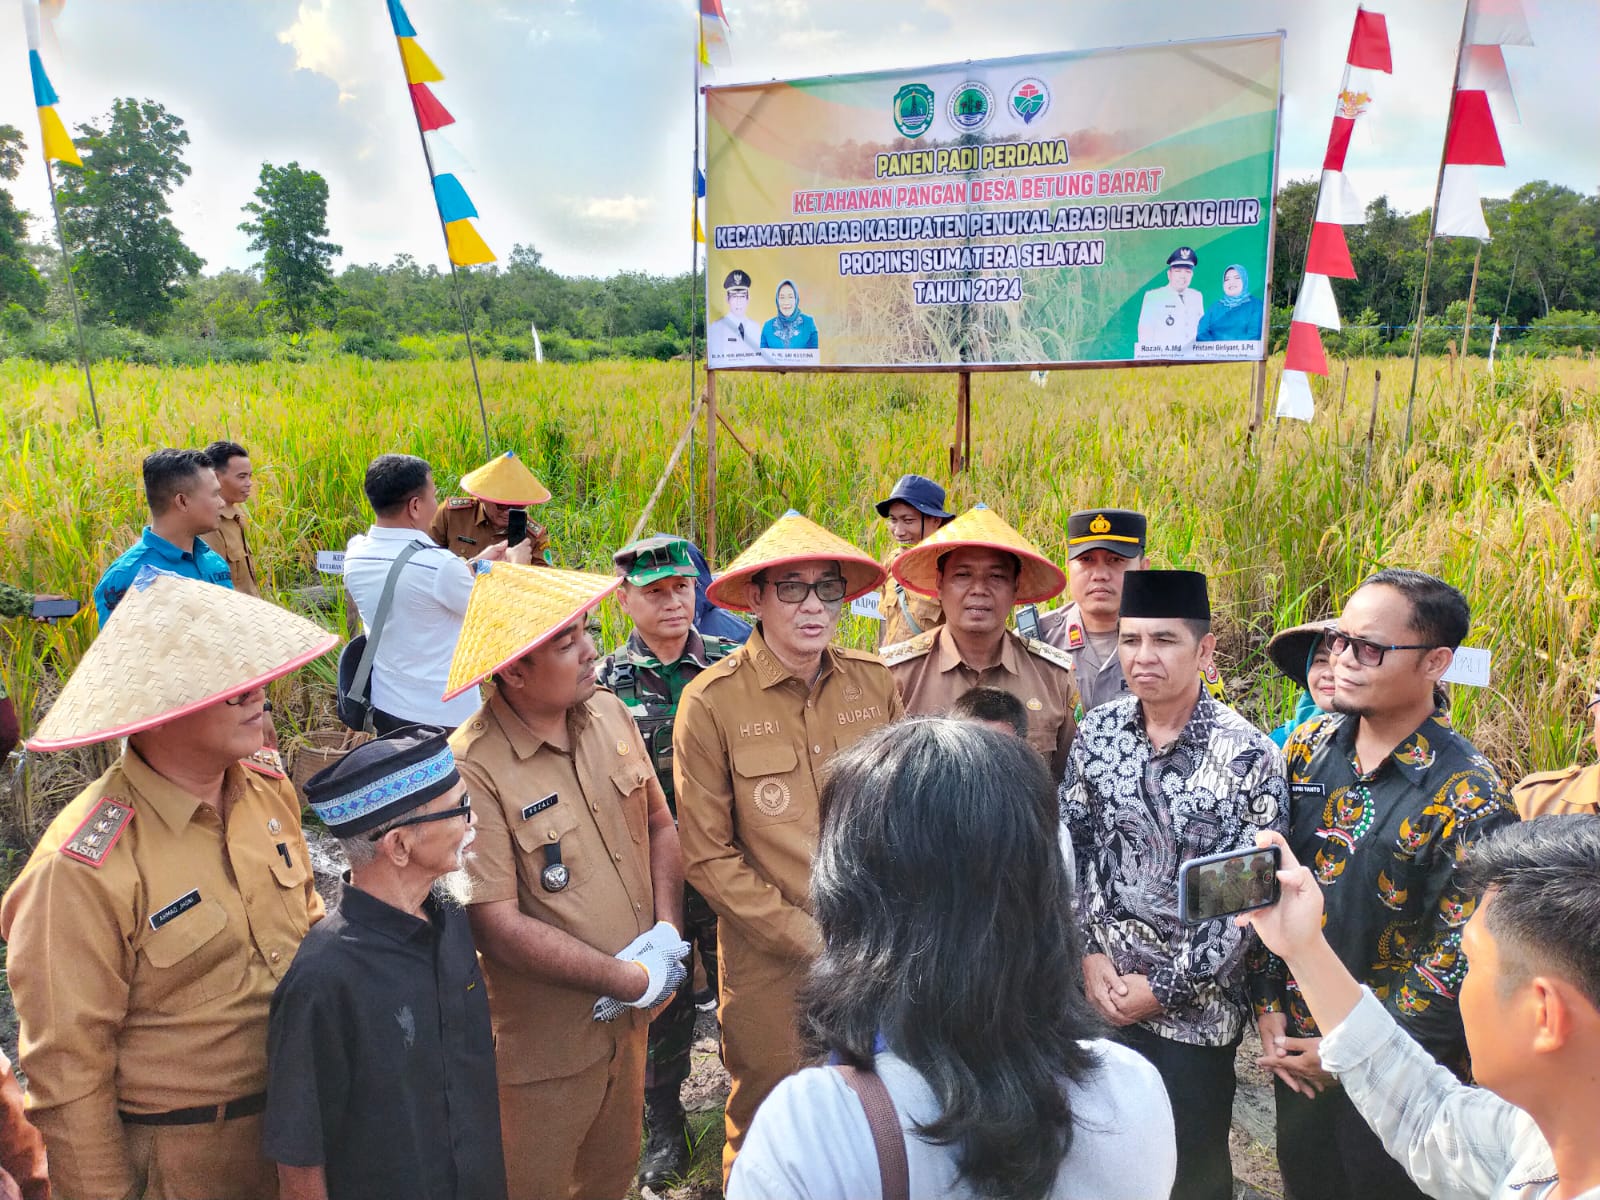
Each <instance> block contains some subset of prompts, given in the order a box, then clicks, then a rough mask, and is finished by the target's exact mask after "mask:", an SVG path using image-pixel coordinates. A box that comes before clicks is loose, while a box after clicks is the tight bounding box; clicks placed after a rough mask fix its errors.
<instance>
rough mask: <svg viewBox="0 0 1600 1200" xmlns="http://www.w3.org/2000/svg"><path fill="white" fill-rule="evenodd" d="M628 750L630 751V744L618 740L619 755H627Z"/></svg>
mask: <svg viewBox="0 0 1600 1200" xmlns="http://www.w3.org/2000/svg"><path fill="white" fill-rule="evenodd" d="M628 749H629V746H628V743H627V742H626V741H624V740H622V739H621V738H619V739H617V753H618V754H626V753H627V752H628Z"/></svg>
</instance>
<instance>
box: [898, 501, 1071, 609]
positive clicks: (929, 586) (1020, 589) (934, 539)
mask: <svg viewBox="0 0 1600 1200" xmlns="http://www.w3.org/2000/svg"><path fill="white" fill-rule="evenodd" d="M961 546H980V547H982V548H984V549H986V550H1004V551H1006V552H1007V553H1009V554H1015V555H1016V556H1017V558H1018V559H1019V560H1020V561H1021V563H1022V573H1021V575H1019V576H1018V577H1017V603H1018V604H1037V603H1038V602H1039V601H1041V600H1048V599H1050V597H1052V596H1059V595H1060V594H1061V592H1062V591H1063V590H1064V589H1065V588H1066V586H1067V576H1066V572H1064V571H1063V570H1062V569H1061V568H1060V567H1058V566H1056V564H1055V563H1053V562H1051V561H1050V560H1049V559H1048V558H1046V557H1045V556H1044V553H1043V552H1042V551H1041V550H1040V549H1039V547H1037V546H1035V545H1034V544H1033V543H1032V542H1030V541H1029V540H1028V539H1027V538H1025V537H1023V536H1022V535H1021V534H1020V533H1018V532H1017V531H1016V530H1015V529H1013V528H1011V526H1009V525H1007V524H1006V523H1005V522H1004V521H1003V520H1001V519H1000V517H999V516H997V515H996V514H995V513H994V512H992V511H990V510H989V509H987V508H985V507H984V506H983V505H981V504H979V505H977V506H975V507H973V508H970V509H968V510H967V511H966V512H964V513H962V514H961V515H960V516H959V517H957V518H956V519H955V520H954V521H951V522H950V524H948V525H944V526H941V527H940V528H938V529H935V530H934V531H933V532H932V533H930V534H929V535H928V536H927V537H925V538H923V539H922V541H920V542H918V543H917V544H916V545H915V546H913V547H911V549H909V550H907V551H905V552H904V553H902V554H901V555H900V557H899V558H897V559H895V560H894V566H893V570H894V577H895V578H896V579H898V580H899V581H900V583H901V585H902V586H903V587H905V588H906V589H907V590H909V591H913V592H917V593H918V594H919V595H923V596H937V595H938V594H939V560H940V559H941V558H943V557H944V556H945V555H946V554H949V553H950V551H952V550H955V549H957V548H958V547H961Z"/></svg>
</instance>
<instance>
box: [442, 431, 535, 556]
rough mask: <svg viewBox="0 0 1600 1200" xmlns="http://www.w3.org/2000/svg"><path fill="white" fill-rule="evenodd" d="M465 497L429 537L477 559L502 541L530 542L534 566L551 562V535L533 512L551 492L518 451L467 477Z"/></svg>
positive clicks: (450, 503) (446, 510)
mask: <svg viewBox="0 0 1600 1200" xmlns="http://www.w3.org/2000/svg"><path fill="white" fill-rule="evenodd" d="M461 490H462V491H464V492H466V493H467V494H466V495H465V496H452V497H451V498H450V499H448V500H446V501H445V502H444V503H443V504H441V505H439V509H438V511H437V512H436V513H434V514H433V520H432V522H431V523H430V524H429V526H428V534H429V536H430V537H432V538H433V540H434V541H436V542H438V543H439V545H441V546H443V547H444V548H445V549H446V550H448V551H450V553H451V554H454V555H456V556H457V557H458V558H465V559H473V558H477V557H478V555H480V554H482V553H483V551H484V550H485V549H486V548H487V547H489V546H492V545H494V543H496V542H505V543H506V545H507V546H518V545H521V544H522V542H524V541H527V542H529V543H530V549H531V551H532V555H533V557H532V558H531V559H530V561H531V562H532V563H533V565H534V566H539V565H540V564H548V563H549V562H550V531H549V530H548V529H546V528H545V527H544V526H543V525H541V524H539V523H538V522H537V521H531V520H529V519H528V509H529V507H530V506H532V505H535V504H543V503H544V502H545V501H546V500H548V499H550V491H549V489H548V488H546V487H545V486H544V484H542V483H540V482H539V479H538V477H537V476H535V475H534V473H533V472H532V471H530V470H528V467H527V464H526V463H524V462H523V461H522V460H521V459H520V458H518V457H517V452H516V451H515V450H507V451H506V452H505V453H504V454H500V455H496V456H495V457H494V458H491V459H490V460H489V461H488V462H486V463H484V464H483V466H481V467H479V468H478V469H477V470H475V471H468V472H467V473H466V474H465V475H463V476H462V477H461Z"/></svg>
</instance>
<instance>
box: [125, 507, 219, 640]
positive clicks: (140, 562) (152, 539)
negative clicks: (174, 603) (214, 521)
mask: <svg viewBox="0 0 1600 1200" xmlns="http://www.w3.org/2000/svg"><path fill="white" fill-rule="evenodd" d="M143 566H152V567H155V568H156V569H157V570H158V571H166V572H167V573H168V574H170V575H181V576H183V577H184V578H185V579H198V580H199V581H200V582H201V583H214V584H217V585H218V586H219V587H225V588H228V589H229V590H232V588H233V576H232V575H231V574H229V572H228V560H227V559H225V558H223V557H222V555H220V554H218V553H217V552H216V551H215V550H213V549H212V548H211V547H210V546H208V545H206V544H205V543H204V542H202V541H201V540H200V539H199V538H195V540H194V550H193V551H192V552H191V551H186V550H179V549H178V548H177V547H176V546H174V545H173V544H172V543H171V542H169V541H167V539H166V538H164V537H160V536H159V535H157V534H156V533H155V531H154V530H152V529H151V528H150V526H148V525H146V526H145V527H144V533H143V534H142V535H141V536H140V538H139V540H138V541H137V542H135V543H134V544H133V545H132V546H130V547H129V548H128V549H127V550H126V551H125V552H124V553H123V555H122V557H121V558H119V559H117V561H116V562H114V563H112V564H111V565H110V566H109V567H107V568H106V573H105V574H104V575H102V576H100V582H99V583H97V584H95V587H94V606H95V608H96V609H98V610H99V612H100V627H101V628H102V629H104V628H105V624H106V622H107V621H108V620H110V618H111V610H112V609H113V608H115V607H116V606H117V605H118V604H120V603H122V598H123V597H124V596H126V595H127V594H128V589H129V588H130V587H132V586H133V577H134V576H135V575H137V574H138V573H139V568H140V567H143Z"/></svg>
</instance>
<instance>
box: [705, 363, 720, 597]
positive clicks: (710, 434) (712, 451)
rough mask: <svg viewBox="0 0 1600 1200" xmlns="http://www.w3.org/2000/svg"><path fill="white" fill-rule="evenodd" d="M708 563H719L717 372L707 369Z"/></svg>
mask: <svg viewBox="0 0 1600 1200" xmlns="http://www.w3.org/2000/svg"><path fill="white" fill-rule="evenodd" d="M705 551H706V562H707V563H710V564H712V565H713V569H715V563H716V561H717V372H715V371H713V370H711V369H710V368H709V367H708V368H707V369H706V546H705Z"/></svg>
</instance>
